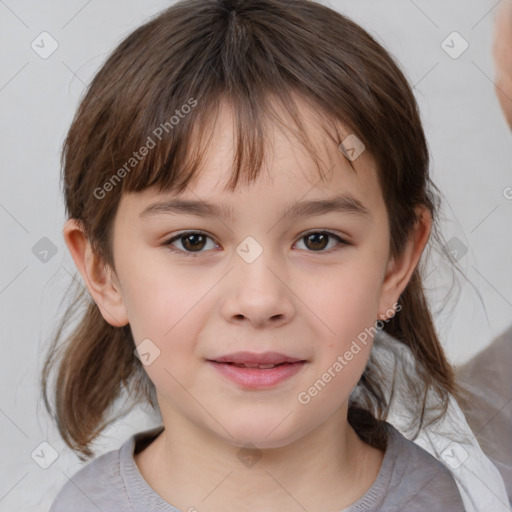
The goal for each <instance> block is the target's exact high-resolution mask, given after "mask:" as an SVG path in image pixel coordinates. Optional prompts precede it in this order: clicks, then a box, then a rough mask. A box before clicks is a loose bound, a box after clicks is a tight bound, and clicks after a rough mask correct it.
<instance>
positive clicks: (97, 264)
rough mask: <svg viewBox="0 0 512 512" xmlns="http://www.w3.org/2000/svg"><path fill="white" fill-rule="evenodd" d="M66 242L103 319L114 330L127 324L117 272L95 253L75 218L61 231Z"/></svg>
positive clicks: (67, 222)
mask: <svg viewBox="0 0 512 512" xmlns="http://www.w3.org/2000/svg"><path fill="white" fill-rule="evenodd" d="M62 234H63V236H64V240H65V242H66V245H67V246H68V249H69V252H70V253H71V256H72V258H73V261H74V262H75V265H76V267H77V269H78V271H79V272H80V274H81V276H82V279H83V280H84V283H85V285H86V286H87V289H88V290H89V293H90V295H91V297H92V299H93V300H94V302H96V304H97V305H98V308H99V310H100V312H101V314H102V316H103V318H104V319H105V320H106V321H107V322H108V323H109V324H110V325H112V326H114V327H122V326H123V325H126V324H127V323H128V315H127V312H126V308H125V305H124V299H123V295H122V293H121V289H120V286H119V282H118V280H117V278H116V277H115V275H114V271H113V270H112V269H111V268H110V267H109V266H108V265H106V264H105V263H104V262H102V261H101V258H100V257H99V256H98V255H97V254H96V253H95V252H94V250H93V248H92V246H91V243H90V241H89V240H88V239H87V237H86V235H85V233H84V230H83V228H82V226H81V225H80V223H79V222H78V221H77V220H76V219H68V220H67V221H66V223H65V225H64V228H63V230H62Z"/></svg>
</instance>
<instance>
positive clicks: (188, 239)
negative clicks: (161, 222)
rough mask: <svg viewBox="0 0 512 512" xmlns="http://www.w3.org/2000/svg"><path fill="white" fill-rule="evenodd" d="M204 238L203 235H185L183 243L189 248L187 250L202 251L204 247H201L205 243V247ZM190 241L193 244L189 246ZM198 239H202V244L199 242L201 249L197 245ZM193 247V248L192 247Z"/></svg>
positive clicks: (182, 238)
mask: <svg viewBox="0 0 512 512" xmlns="http://www.w3.org/2000/svg"><path fill="white" fill-rule="evenodd" d="M204 238H205V237H204V236H203V235H201V234H190V235H184V236H182V237H181V241H182V243H183V247H185V248H187V249H194V248H196V249H198V248H199V249H202V246H201V242H202V243H203V245H204ZM190 239H192V240H193V242H192V244H189V243H188V242H189V241H190ZM198 239H202V240H201V241H200V242H199V247H198V245H197V240H198ZM194 241H195V242H194ZM190 245H192V246H190Z"/></svg>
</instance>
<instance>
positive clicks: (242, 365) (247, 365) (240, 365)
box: [208, 360, 306, 370]
mask: <svg viewBox="0 0 512 512" xmlns="http://www.w3.org/2000/svg"><path fill="white" fill-rule="evenodd" d="M208 361H210V362H211V363H218V364H229V365H231V366H236V367H237V368H258V369H259V370H270V369H272V368H277V367H278V366H284V365H293V364H297V363H305V362H306V361H296V362H294V363H270V364H250V363H233V362H229V361H212V360H208Z"/></svg>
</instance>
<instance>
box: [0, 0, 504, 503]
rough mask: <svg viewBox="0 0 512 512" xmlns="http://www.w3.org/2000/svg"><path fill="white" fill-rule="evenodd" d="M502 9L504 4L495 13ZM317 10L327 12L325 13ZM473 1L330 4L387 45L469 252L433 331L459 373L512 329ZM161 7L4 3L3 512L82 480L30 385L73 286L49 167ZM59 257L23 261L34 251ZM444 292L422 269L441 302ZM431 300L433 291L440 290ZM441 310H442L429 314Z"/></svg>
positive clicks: (488, 75) (486, 31)
mask: <svg viewBox="0 0 512 512" xmlns="http://www.w3.org/2000/svg"><path fill="white" fill-rule="evenodd" d="M502 1H506V0H502ZM325 3H327V2H325ZM499 3H500V2H495V1H487V0H478V1H474V0H472V1H471V2H468V1H467V0H448V1H446V0H443V1H439V0H436V1H432V0H429V1H426V0H415V1H414V2H413V1H412V0H392V1H383V0H366V1H355V0H352V1H340V0H333V1H332V2H330V3H328V5H330V6H331V7H333V8H335V9H337V10H339V11H340V12H342V13H345V14H347V15H348V16H349V17H351V18H352V19H354V20H355V21H356V22H359V23H360V24H361V25H362V26H363V27H364V28H365V29H367V30H368V31H369V32H370V33H371V34H372V35H374V36H375V37H376V38H377V40H378V41H379V42H381V43H382V44H384V46H385V47H386V48H388V49H389V50H390V51H391V53H392V54H393V55H394V56H396V58H397V60H398V61H399V63H400V64H401V66H402V68H403V69H404V71H405V73H406V76H407V77H408V79H409V81H410V82H411V84H413V85H414V86H415V88H414V90H415V93H416V96H417V99H418V101H419V104H420V107H421V111H422V118H423V121H424V126H425V130H426V133H427V138H428V140H429V146H430V150H431V156H432V172H433V178H434V181H435V182H436V183H437V185H438V186H439V187H440V189H441V190H442V191H443V193H444V200H445V205H444V210H443V215H444V217H445V221H444V222H443V234H444V237H445V239H446V240H449V239H451V238H452V237H457V238H458V239H459V240H460V241H461V242H462V243H463V244H464V245H465V246H467V247H468V252H467V254H465V255H464V256H463V257H462V258H461V259H460V265H461V267H462V269H463V270H464V272H465V274H466V275H467V277H468V279H469V281H470V283H471V284H470V283H468V282H465V281H464V280H463V279H462V278H460V277H457V279H458V280H459V282H460V295H459V297H457V295H454V297H453V298H452V300H451V301H450V302H448V306H447V307H446V308H444V309H443V311H441V312H440V313H439V314H438V315H437V316H436V325H437V327H438V330H439V333H440V335H441V337H442V340H443V344H444V346H445V348H446V350H447V353H448V356H449V358H450V359H451V360H452V361H453V362H454V363H462V362H464V361H466V360H467V359H468V358H470V357H471V356H472V355H474V354H475V353H476V352H477V351H479V350H482V349H484V348H485V347H486V345H488V344H489V343H490V341H491V339H492V338H493V337H495V336H496V335H498V334H499V333H501V332H502V331H503V330H505V328H506V327H508V326H509V325H510V324H511V323H512V272H511V271H510V262H511V257H512V221H511V219H512V200H510V199H508V200H507V199H506V198H505V196H504V193H503V192H504V190H505V189H506V187H510V186H512V173H511V168H512V144H511V133H510V132H509V130H508V127H507V126H506V123H505V121H504V118H503V116H502V113H501V111H500V109H499V104H498V101H497V99H496V97H495V93H494V85H493V82H492V80H493V78H494V75H495V70H494V66H493V62H492V59H491V45H492V28H493V21H494V15H495V13H496V7H495V6H496V5H497V4H499ZM168 5H169V2H163V1H144V2H143V1H141V0H139V1H136V0H124V1H117V0H116V1H112V0H110V1H102V2H100V1H98V0H92V1H89V2H87V1H83V0H73V1H66V2H65V1H64V0H61V1H56V0H53V1H47V2H36V1H19V2H15V1H14V0H5V1H0V34H1V38H2V39H1V42H2V45H1V47H2V52H1V66H0V108H1V113H2V114H1V120H2V122H1V139H0V140H1V150H2V151H1V163H0V176H1V188H0V229H1V233H2V241H3V242H2V250H1V255H2V264H1V267H0V315H1V324H0V325H1V334H2V338H1V343H2V344H1V347H2V355H3V357H2V358H1V360H0V361H1V362H0V365H1V366H0V368H1V369H0V385H1V402H0V432H2V434H3V435H2V436H1V438H0V450H1V453H2V457H1V469H0V510H6V511H7V510H8V511H14V510H24V511H46V510H48V508H49V506H50V504H51V502H52V500H53V498H54V496H55V495H56V493H57V491H58V490H59V489H60V488H61V487H62V485H63V484H64V483H65V482H66V481H67V478H66V475H68V476H70V475H72V474H73V473H74V472H75V471H76V470H77V469H78V468H79V467H80V463H79V462H78V460H77V458H76V457H75V456H74V455H73V454H72V453H71V452H70V451H69V450H68V449H67V448H65V447H64V445H63V443H62V441H61V440H60V438H59V436H58V434H57V432H56V429H55V427H54V426H53V425H52V423H51V421H50V420H49V418H48V416H47V415H46V413H45V412H44V409H43V407H42V403H41V400H40V394H39V393H40V389H39V373H40V369H41V364H42V361H43V357H44V354H45V350H46V348H47V346H48V343H49V336H50V334H51V330H52V328H53V327H54V326H55V325H56V323H57V320H58V318H59V313H61V312H62V309H61V308H62V306H60V299H61V296H62V294H63V292H64V291H65V290H66V288H67V286H68V285H69V283H70V282H71V279H72V278H71V275H77V276H78V273H77V272H76V270H75V267H74V263H73V261H72V259H71V257H70V255H69V254H68V252H67V248H66V246H65V244H64V241H63V239H62V235H61V229H62V225H63V223H64V220H65V219H64V206H63V200H62V195H61V192H60V187H59V172H60V162H59V156H60V155H59V153H60V149H61V146H62V142H63V139H64V137H65V134H66V131H67V129H68V128H69V124H70V122H71V119H72V117H73V115H74V112H75V109H76V107H77V105H78V101H79V99H80V97H81V96H82V94H83V93H84V90H85V88H86V86H87V84H88V83H89V82H90V80H91V79H92V77H93V76H94V74H95V73H96V72H97V71H98V69H99V67H100V66H101V64H102V63H103V62H104V60H105V59H106V57H107V56H108V54H109V53H110V51H111V50H113V48H114V47H115V46H116V45H117V43H119V42H120V41H121V40H122V39H123V38H124V37H125V36H127V35H128V34H129V33H130V32H131V31H132V30H133V29H134V28H135V27H137V26H139V25H140V24H141V23H143V22H144V21H146V20H147V19H148V18H149V17H150V16H152V15H153V14H155V13H157V12H158V11H160V10H161V9H163V8H165V7H167V6H168ZM43 31H47V32H49V33H50V34H51V35H52V37H53V38H55V40H56V41H57V42H58V45H59V46H58V49H57V50H56V51H55V53H53V54H52V55H51V56H50V57H49V58H48V59H42V58H41V57H40V56H39V55H37V54H36V53H35V51H34V50H33V49H32V48H31V43H32V41H33V40H34V39H36V37H37V36H38V35H39V34H40V33H41V32H43ZM453 31H457V32H458V33H459V34H460V35H461V36H462V37H463V38H464V39H465V40H466V41H467V42H468V43H469V48H468V49H467V51H465V52H464V53H463V54H462V55H461V56H460V57H459V58H457V59H453V58H451V57H450V56H449V55H448V54H447V53H446V52H445V51H444V50H443V48H442V47H441V43H442V41H443V40H444V39H445V38H446V37H447V36H448V35H449V34H450V33H452V32H453ZM42 237H47V238H49V239H50V240H51V241H52V242H53V244H55V245H56V247H57V253H56V255H55V256H54V257H52V258H51V259H50V260H49V261H47V262H46V263H43V262H41V261H40V260H39V259H37V258H36V257H35V255H34V254H33V253H32V247H33V246H34V245H35V244H36V243H37V242H38V241H39V240H40V239H41V238H42ZM450 280H451V277H450V276H449V275H448V274H446V275H445V273H444V271H443V270H442V268H441V267H437V265H435V264H433V265H431V266H430V277H429V279H428V280H427V285H428V286H429V289H430V290H431V293H432V297H433V298H435V299H436V301H438V299H439V300H440V299H442V298H443V297H444V294H445V292H446V291H447V289H448V288H450V282H451V281H450ZM434 288H435V290H437V291H435V290H434ZM436 303H437V304H439V302H436ZM154 421H155V420H154V419H151V418H149V417H148V416H145V415H144V414H142V413H140V412H139V413H137V412H136V413H135V414H133V415H131V416H130V418H129V419H128V420H125V421H124V422H122V423H121V424H120V426H118V427H117V428H115V429H111V430H110V437H107V436H105V437H104V439H103V440H102V443H103V444H101V443H99V444H98V446H101V447H102V448H101V449H102V450H106V449H113V448H117V447H118V446H120V444H121V443H122V442H123V441H124V440H125V439H126V438H127V437H128V436H129V435H131V433H133V432H135V431H138V430H143V429H145V428H146V427H149V426H152V425H153V424H155V423H154ZM45 441H46V442H48V443H50V444H51V446H52V447H54V449H55V450H56V451H57V453H58V455H59V457H58V459H57V460H56V461H55V463H54V464H52V465H51V466H50V467H49V468H48V469H46V470H45V469H42V468H40V467H39V466H38V465H37V464H36V463H35V462H34V461H33V460H32V458H31V453H32V452H33V450H34V449H36V447H37V446H38V445H39V444H40V443H42V442H45Z"/></svg>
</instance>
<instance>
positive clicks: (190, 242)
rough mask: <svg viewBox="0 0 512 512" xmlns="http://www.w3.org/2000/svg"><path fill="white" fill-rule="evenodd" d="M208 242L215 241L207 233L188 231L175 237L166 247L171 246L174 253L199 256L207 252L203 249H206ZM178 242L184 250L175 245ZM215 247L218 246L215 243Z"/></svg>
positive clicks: (166, 243)
mask: <svg viewBox="0 0 512 512" xmlns="http://www.w3.org/2000/svg"><path fill="white" fill-rule="evenodd" d="M208 240H212V242H213V239H212V238H211V237H210V236H208V235H206V234H205V233H201V232H200V231H188V232H185V233H180V234H179V235H176V236H174V237H173V238H171V239H170V240H168V241H167V242H165V244H164V245H166V246H169V248H170V249H171V250H172V251H174V252H179V253H182V254H183V255H185V256H196V255H197V256H199V255H200V254H201V253H203V252H206V251H203V249H205V247H206V245H207V242H208ZM178 242H179V243H180V244H181V246H182V247H183V249H181V248H179V247H177V246H176V245H175V244H176V243H178ZM213 246H216V244H215V243H213Z"/></svg>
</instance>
